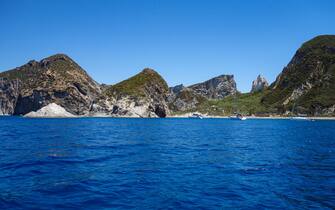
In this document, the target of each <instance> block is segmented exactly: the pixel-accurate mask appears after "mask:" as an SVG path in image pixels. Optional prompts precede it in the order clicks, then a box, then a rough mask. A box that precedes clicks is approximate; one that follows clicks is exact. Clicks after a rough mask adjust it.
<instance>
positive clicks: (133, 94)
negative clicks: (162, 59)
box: [92, 68, 169, 117]
mask: <svg viewBox="0 0 335 210" xmlns="http://www.w3.org/2000/svg"><path fill="white" fill-rule="evenodd" d="M168 91H169V89H168V86H167V84H166V82H165V80H164V79H163V78H162V77H161V76H160V75H159V74H158V73H157V72H156V71H154V70H153V69H149V68H146V69H144V70H143V71H142V72H140V73H139V74H137V75H135V76H133V77H131V78H129V79H127V80H124V81H122V82H120V83H118V84H115V85H111V86H108V87H106V88H105V90H104V91H103V93H102V95H101V97H100V98H99V100H98V101H97V103H96V104H94V106H93V109H92V113H93V114H96V113H108V114H109V115H112V116H126V117H166V116H167V115H168V114H169V108H168V104H167V97H168Z"/></svg>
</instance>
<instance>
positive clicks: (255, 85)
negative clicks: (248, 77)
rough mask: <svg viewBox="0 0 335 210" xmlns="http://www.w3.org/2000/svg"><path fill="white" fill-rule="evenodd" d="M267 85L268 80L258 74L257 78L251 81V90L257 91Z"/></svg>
mask: <svg viewBox="0 0 335 210" xmlns="http://www.w3.org/2000/svg"><path fill="white" fill-rule="evenodd" d="M267 87H269V83H268V81H266V79H265V78H264V77H262V76H261V75H258V77H257V79H256V80H254V81H253V82H252V87H251V92H252V93H254V92H259V91H262V90H264V89H266V88H267Z"/></svg>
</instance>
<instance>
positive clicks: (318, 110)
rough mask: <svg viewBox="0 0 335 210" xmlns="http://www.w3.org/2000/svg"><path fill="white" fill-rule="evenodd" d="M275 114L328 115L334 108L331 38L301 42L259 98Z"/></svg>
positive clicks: (334, 44)
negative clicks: (293, 111) (292, 112)
mask: <svg viewBox="0 0 335 210" xmlns="http://www.w3.org/2000/svg"><path fill="white" fill-rule="evenodd" d="M262 104H263V105H265V106H266V107H271V106H272V107H275V108H276V109H277V111H278V113H285V112H289V111H291V110H293V107H295V112H296V113H303V114H309V115H323V114H329V113H331V112H332V110H334V107H335V36H334V35H323V36H318V37H315V38H314V39H312V40H310V41H308V42H306V43H304V44H303V45H302V46H301V47H300V49H298V51H297V52H296V53H295V55H294V56H293V58H292V60H291V61H290V62H289V64H288V65H287V66H286V67H285V68H284V70H283V71H282V73H281V74H279V76H278V77H277V79H276V81H275V82H274V83H273V84H272V85H271V86H270V91H269V92H268V93H267V94H265V96H264V97H263V98H262Z"/></svg>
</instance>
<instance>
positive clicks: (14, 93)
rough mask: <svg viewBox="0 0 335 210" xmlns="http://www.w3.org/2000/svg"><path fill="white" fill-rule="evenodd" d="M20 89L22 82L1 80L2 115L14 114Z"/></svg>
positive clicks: (0, 107)
mask: <svg viewBox="0 0 335 210" xmlns="http://www.w3.org/2000/svg"><path fill="white" fill-rule="evenodd" d="M20 88H21V82H20V80H9V79H7V78H0V115H12V114H14V110H15V105H16V102H17V99H18V97H19V94H20V93H19V90H20Z"/></svg>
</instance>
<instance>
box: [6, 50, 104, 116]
mask: <svg viewBox="0 0 335 210" xmlns="http://www.w3.org/2000/svg"><path fill="white" fill-rule="evenodd" d="M0 78H2V80H4V81H6V82H5V83H4V84H3V85H2V88H1V89H2V95H3V94H6V95H7V96H6V98H7V99H6V100H1V101H2V103H5V104H6V105H5V106H2V107H1V112H2V113H8V114H15V115H24V114H26V113H28V112H31V111H36V110H38V109H40V108H42V107H44V106H46V105H48V104H50V103H57V104H59V105H60V106H62V107H64V108H65V109H66V110H67V111H68V112H70V113H72V114H76V115H83V114H87V113H88V112H89V110H90V107H91V105H92V104H93V101H94V100H95V98H96V97H97V96H98V95H99V94H100V87H99V85H98V84H97V83H96V82H95V81H94V80H93V79H92V78H91V77H90V76H89V75H88V74H87V73H86V72H85V71H84V70H83V69H82V68H81V67H80V66H79V65H78V64H77V63H75V62H74V61H73V60H72V59H71V58H69V57H68V56H66V55H64V54H57V55H53V56H51V57H48V58H45V59H43V60H41V61H40V62H37V61H34V60H33V61H30V62H28V63H27V64H25V65H23V66H21V67H18V68H15V69H13V70H9V71H6V72H3V73H0ZM13 90H15V91H13ZM13 97H14V98H15V99H13Z"/></svg>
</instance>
